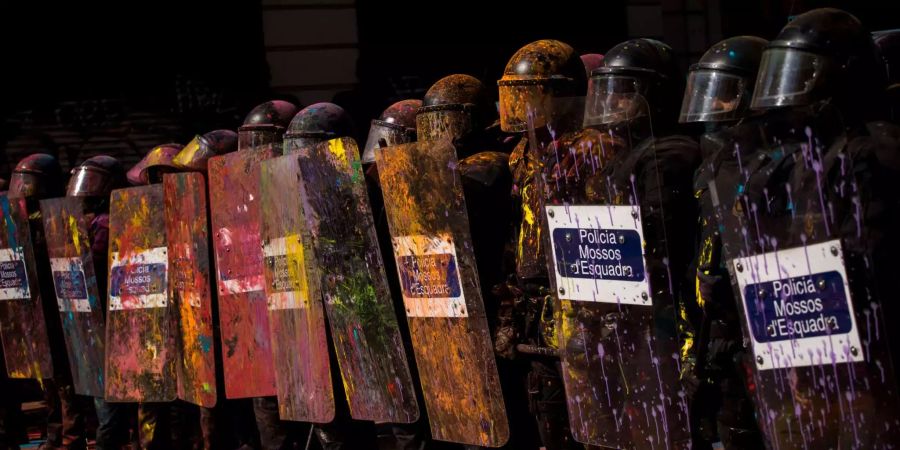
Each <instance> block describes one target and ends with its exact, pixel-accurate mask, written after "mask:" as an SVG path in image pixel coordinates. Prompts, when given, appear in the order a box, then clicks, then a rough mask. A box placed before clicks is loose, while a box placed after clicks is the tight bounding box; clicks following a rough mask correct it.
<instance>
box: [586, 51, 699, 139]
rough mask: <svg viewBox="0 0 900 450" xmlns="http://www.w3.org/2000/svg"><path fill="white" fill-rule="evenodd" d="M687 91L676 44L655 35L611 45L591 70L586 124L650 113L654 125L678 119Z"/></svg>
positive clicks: (615, 121) (618, 120)
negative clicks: (656, 38) (670, 43)
mask: <svg viewBox="0 0 900 450" xmlns="http://www.w3.org/2000/svg"><path fill="white" fill-rule="evenodd" d="M683 92H684V77H683V76H682V75H681V72H680V71H679V70H678V66H677V64H676V63H675V58H674V54H673V52H672V48H671V47H669V46H668V45H666V44H665V43H663V42H660V41H657V40H654V39H645V38H641V39H632V40H630V41H625V42H623V43H621V44H619V45H616V46H615V47H613V48H611V49H610V50H609V51H608V52H606V53H605V54H604V55H603V64H602V65H601V66H600V67H598V68H596V69H594V70H593V71H592V72H591V78H590V80H588V93H587V98H586V99H585V111H584V124H585V125H586V126H590V125H603V124H611V123H617V122H623V121H626V120H630V119H634V118H637V117H640V116H643V115H646V113H647V112H648V111H642V110H643V109H645V108H648V107H649V108H650V109H651V111H649V113H650V114H651V115H652V117H653V123H654V126H657V127H663V128H665V127H668V126H671V125H673V124H674V123H675V120H676V118H677V111H678V108H679V106H680V102H681V95H682V93H683Z"/></svg>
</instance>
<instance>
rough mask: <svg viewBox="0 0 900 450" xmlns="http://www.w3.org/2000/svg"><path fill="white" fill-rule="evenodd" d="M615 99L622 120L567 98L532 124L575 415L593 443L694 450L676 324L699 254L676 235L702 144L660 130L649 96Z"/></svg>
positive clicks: (582, 438)
mask: <svg viewBox="0 0 900 450" xmlns="http://www.w3.org/2000/svg"><path fill="white" fill-rule="evenodd" d="M617 100H618V103H617V105H616V106H618V107H620V109H619V110H618V114H617V115H615V116H610V115H609V114H605V115H603V114H599V112H604V111H598V110H597V108H598V104H597V103H595V102H593V103H592V102H588V104H587V105H585V104H584V102H583V101H581V100H580V99H557V100H556V101H555V103H556V104H555V108H554V113H553V116H552V117H549V118H543V119H542V120H543V122H544V123H535V119H533V118H530V119H529V121H530V123H529V145H530V148H529V151H531V152H534V156H533V157H534V158H536V159H537V160H539V161H541V165H542V167H543V168H544V169H543V178H542V181H543V186H542V187H541V190H542V191H543V192H544V197H543V198H544V217H543V220H545V225H544V230H545V231H544V233H543V234H544V242H545V243H546V248H548V251H547V252H546V253H547V259H548V262H549V266H548V271H549V273H550V274H551V275H550V282H551V286H552V288H553V291H554V294H555V298H556V301H557V303H556V305H555V306H556V308H555V309H556V314H555V317H556V323H555V325H556V327H555V331H556V335H557V336H556V337H557V340H558V344H559V349H560V359H561V362H562V369H563V370H562V375H563V381H564V383H565V388H566V400H567V402H568V411H569V420H570V424H571V429H572V433H573V435H574V437H575V439H576V440H578V441H579V442H583V443H586V444H591V445H597V446H602V447H610V448H623V449H632V448H647V449H651V448H686V447H687V446H689V442H690V431H689V424H688V405H687V401H686V399H685V394H684V392H683V390H682V389H681V386H680V383H679V372H680V367H679V355H678V339H677V330H676V325H675V319H676V313H677V311H678V308H677V299H678V297H679V294H680V292H681V291H682V290H684V289H690V287H687V286H683V285H682V282H681V277H680V274H681V273H684V272H685V271H686V269H687V264H688V262H689V261H690V260H691V256H692V254H691V249H690V248H689V247H685V246H684V245H678V244H676V243H675V242H676V241H678V240H681V242H684V241H685V240H684V239H683V237H680V235H681V232H679V230H682V232H684V231H686V230H688V229H690V226H692V225H693V224H694V223H695V222H694V220H695V219H696V218H695V217H694V216H692V212H693V211H692V210H691V204H692V201H693V197H692V192H691V180H692V176H693V172H694V169H695V168H696V165H697V164H699V158H700V156H699V149H698V148H697V145H696V143H694V142H693V141H691V140H689V139H686V138H683V139H682V138H678V137H657V136H654V134H653V127H652V117H650V111H651V109H650V108H649V105H647V104H646V101H645V100H644V99H643V98H642V97H641V96H639V95H637V94H631V95H627V96H621V98H619V99H617ZM585 106H586V109H585ZM606 106H607V107H609V105H606ZM580 111H584V112H585V115H584V124H585V126H584V127H583V128H582V126H581V123H582V120H581V117H582V116H581V115H580V114H579V113H578V112H580ZM605 113H609V111H606V112H605ZM599 119H603V120H599Z"/></svg>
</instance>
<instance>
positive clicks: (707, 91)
mask: <svg viewBox="0 0 900 450" xmlns="http://www.w3.org/2000/svg"><path fill="white" fill-rule="evenodd" d="M746 84H747V82H746V81H745V80H744V78H743V77H740V76H737V75H734V74H730V73H725V72H722V71H720V70H696V71H693V72H691V73H690V75H688V82H687V89H685V90H684V99H683V100H682V102H681V114H680V115H679V116H678V121H679V122H681V123H687V122H719V121H723V120H732V119H735V118H737V117H738V116H739V115H740V113H741V112H742V110H743V108H741V107H740V106H741V100H743V98H744V89H745V87H746Z"/></svg>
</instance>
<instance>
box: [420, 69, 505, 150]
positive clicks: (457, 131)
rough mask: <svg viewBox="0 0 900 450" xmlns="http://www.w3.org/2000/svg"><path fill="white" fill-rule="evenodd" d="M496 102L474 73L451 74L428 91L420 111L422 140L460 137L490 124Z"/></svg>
mask: <svg viewBox="0 0 900 450" xmlns="http://www.w3.org/2000/svg"><path fill="white" fill-rule="evenodd" d="M493 110H494V106H493V104H492V103H491V101H490V98H489V96H488V92H487V89H486V88H485V87H484V85H483V84H482V83H481V81H478V79H477V78H475V77H473V76H470V75H463V74H454V75H448V76H446V77H444V78H441V79H440V80H438V81H437V82H435V83H434V84H433V85H431V87H430V88H429V89H428V91H427V92H426V93H425V98H424V100H423V101H422V107H421V108H419V109H418V111H417V112H416V136H417V139H418V140H419V141H436V140H439V139H450V140H453V139H459V138H461V137H464V136H467V135H469V134H470V133H472V132H473V131H475V130H479V129H483V128H484V127H486V126H487V125H490V122H491V120H492V118H493V117H494V116H493V114H494V112H493Z"/></svg>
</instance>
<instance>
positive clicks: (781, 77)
mask: <svg viewBox="0 0 900 450" xmlns="http://www.w3.org/2000/svg"><path fill="white" fill-rule="evenodd" d="M826 65H827V60H826V58H825V57H823V56H821V55H817V54H815V53H812V52H807V51H804V50H798V49H794V48H770V49H768V50H766V51H765V52H764V53H763V56H762V61H761V62H760V64H759V74H758V75H757V77H756V88H754V90H753V101H752V102H751V103H750V107H751V108H753V109H767V108H778V107H782V106H798V105H808V104H810V103H812V102H813V101H814V100H815V99H814V97H813V95H814V88H815V87H816V86H818V85H821V84H822V83H823V82H824V81H825V80H824V76H823V74H824V73H825V72H826V70H827V67H826Z"/></svg>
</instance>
